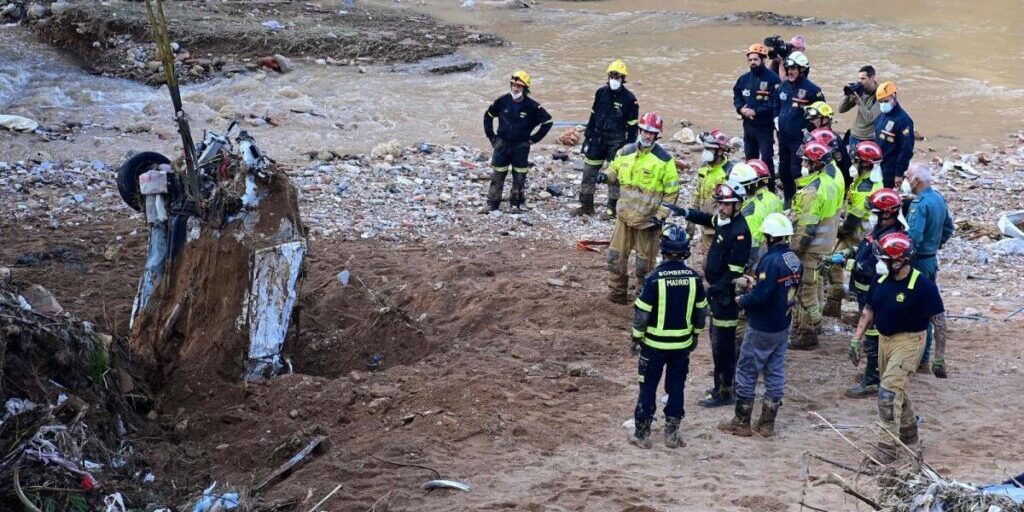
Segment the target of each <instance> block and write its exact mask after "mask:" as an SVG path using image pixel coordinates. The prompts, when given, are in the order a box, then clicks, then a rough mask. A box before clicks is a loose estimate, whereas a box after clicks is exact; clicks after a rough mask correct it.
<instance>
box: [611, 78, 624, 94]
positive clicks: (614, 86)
mask: <svg viewBox="0 0 1024 512" xmlns="http://www.w3.org/2000/svg"><path fill="white" fill-rule="evenodd" d="M608 87H611V88H612V90H613V91H617V90H619V87H622V80H616V79H614V78H609V79H608Z"/></svg>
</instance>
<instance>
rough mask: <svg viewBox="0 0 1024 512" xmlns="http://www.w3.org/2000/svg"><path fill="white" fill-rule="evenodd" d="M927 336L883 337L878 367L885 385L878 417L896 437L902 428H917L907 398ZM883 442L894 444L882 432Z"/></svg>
mask: <svg viewBox="0 0 1024 512" xmlns="http://www.w3.org/2000/svg"><path fill="white" fill-rule="evenodd" d="M924 340H925V332H924V331H920V332H906V333H902V332H901V333H897V334H894V335H892V336H885V335H882V336H881V337H880V339H879V343H878V367H879V369H880V370H881V371H882V383H881V384H880V385H879V387H878V416H879V418H880V419H881V420H882V421H881V422H882V424H883V425H885V427H886V428H888V429H889V431H890V432H892V433H894V434H899V432H900V428H904V429H907V428H910V427H913V426H916V421H917V420H916V418H915V416H914V407H913V405H911V403H910V397H909V396H907V388H908V387H909V386H910V376H911V375H913V374H914V372H916V371H917V365H918V364H919V363H920V362H921V355H922V354H923V353H924ZM879 435H880V436H881V438H882V442H884V443H888V444H893V443H894V441H893V440H892V437H890V436H889V435H888V434H886V433H885V431H881V430H880V431H879Z"/></svg>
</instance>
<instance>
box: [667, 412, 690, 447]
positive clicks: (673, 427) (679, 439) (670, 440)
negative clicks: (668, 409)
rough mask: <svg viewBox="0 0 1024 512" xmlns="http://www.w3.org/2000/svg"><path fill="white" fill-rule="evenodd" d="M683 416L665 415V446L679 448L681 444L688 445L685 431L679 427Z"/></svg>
mask: <svg viewBox="0 0 1024 512" xmlns="http://www.w3.org/2000/svg"><path fill="white" fill-rule="evenodd" d="M682 420H683V418H680V417H671V416H666V417H665V446H666V447H668V448H679V447H680V446H686V442H685V441H683V433H682V431H681V430H680V429H679V422H681V421H682Z"/></svg>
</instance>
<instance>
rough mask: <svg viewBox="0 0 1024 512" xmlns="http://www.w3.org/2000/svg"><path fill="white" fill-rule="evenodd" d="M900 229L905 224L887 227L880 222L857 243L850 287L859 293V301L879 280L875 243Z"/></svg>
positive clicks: (897, 223)
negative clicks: (876, 270) (876, 267)
mask: <svg viewBox="0 0 1024 512" xmlns="http://www.w3.org/2000/svg"><path fill="white" fill-rule="evenodd" d="M899 231H903V224H900V223H899V222H896V223H895V224H893V225H891V226H887V227H882V225H881V224H880V223H879V224H875V227H873V228H871V233H868V235H867V236H865V237H864V238H862V239H861V240H860V242H858V243H857V247H855V251H856V252H855V253H854V256H853V261H854V263H853V270H852V271H851V272H850V289H851V290H853V292H854V293H856V294H857V300H858V301H862V300H863V299H864V296H866V295H867V293H868V290H870V289H871V285H872V284H873V283H874V282H875V281H878V273H877V272H875V266H876V264H877V263H878V258H877V257H876V256H875V247H874V243H875V242H877V241H879V240H881V239H882V237H883V236H885V235H888V234H889V233H896V232H899ZM862 305H863V304H862Z"/></svg>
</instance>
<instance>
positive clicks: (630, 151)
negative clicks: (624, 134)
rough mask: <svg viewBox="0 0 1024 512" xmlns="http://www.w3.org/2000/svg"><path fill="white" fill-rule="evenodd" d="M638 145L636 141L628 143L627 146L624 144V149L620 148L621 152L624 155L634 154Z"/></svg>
mask: <svg viewBox="0 0 1024 512" xmlns="http://www.w3.org/2000/svg"><path fill="white" fill-rule="evenodd" d="M636 147H637V146H636V143H635V142H631V143H629V144H626V145H625V146H622V149H620V150H619V154H620V155H623V156H625V155H632V154H633V153H636Z"/></svg>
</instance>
